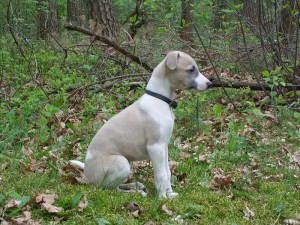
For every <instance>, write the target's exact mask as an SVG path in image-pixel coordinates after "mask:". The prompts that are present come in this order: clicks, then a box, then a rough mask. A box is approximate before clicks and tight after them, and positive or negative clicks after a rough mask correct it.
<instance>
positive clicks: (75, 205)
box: [71, 191, 83, 209]
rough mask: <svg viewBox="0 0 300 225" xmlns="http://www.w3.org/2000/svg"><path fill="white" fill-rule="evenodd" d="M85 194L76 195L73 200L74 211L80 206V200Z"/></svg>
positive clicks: (77, 193)
mask: <svg viewBox="0 0 300 225" xmlns="http://www.w3.org/2000/svg"><path fill="white" fill-rule="evenodd" d="M82 196H83V194H82V192H80V191H78V192H76V193H75V195H74V196H73V198H72V206H71V207H72V209H74V208H76V207H77V205H78V202H79V201H80V199H81V198H82Z"/></svg>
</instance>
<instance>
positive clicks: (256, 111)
mask: <svg viewBox="0 0 300 225" xmlns="http://www.w3.org/2000/svg"><path fill="white" fill-rule="evenodd" d="M252 113H253V114H254V115H256V116H258V117H263V116H264V115H263V114H262V113H261V111H260V109H253V110H252Z"/></svg>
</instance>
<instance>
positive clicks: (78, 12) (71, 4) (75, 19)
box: [67, 0, 87, 27]
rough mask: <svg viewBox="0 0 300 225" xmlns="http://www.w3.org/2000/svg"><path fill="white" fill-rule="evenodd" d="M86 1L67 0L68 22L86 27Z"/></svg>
mask: <svg viewBox="0 0 300 225" xmlns="http://www.w3.org/2000/svg"><path fill="white" fill-rule="evenodd" d="M86 8H87V6H86V1H84V0H67V21H68V22H70V23H73V24H75V25H78V26H83V27H84V26H85V25H86V13H87V12H86Z"/></svg>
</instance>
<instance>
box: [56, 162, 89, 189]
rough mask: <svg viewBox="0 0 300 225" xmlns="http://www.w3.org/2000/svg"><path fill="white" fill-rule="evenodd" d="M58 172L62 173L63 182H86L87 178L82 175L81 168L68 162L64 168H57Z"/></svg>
mask: <svg viewBox="0 0 300 225" xmlns="http://www.w3.org/2000/svg"><path fill="white" fill-rule="evenodd" d="M59 172H60V174H61V175H62V178H63V181H64V182H65V183H71V184H76V183H79V184H86V183H87V180H86V179H85V177H84V173H83V170H82V169H79V168H77V167H75V166H73V165H71V164H70V163H69V164H67V165H66V166H65V167H64V168H62V169H59Z"/></svg>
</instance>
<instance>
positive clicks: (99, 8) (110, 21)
mask: <svg viewBox="0 0 300 225" xmlns="http://www.w3.org/2000/svg"><path fill="white" fill-rule="evenodd" d="M87 3H88V9H89V13H88V16H89V25H90V30H92V31H93V32H95V33H96V34H97V35H99V36H102V37H106V38H108V39H110V40H116V33H117V32H116V25H115V18H114V15H113V10H112V0H97V1H95V0H87Z"/></svg>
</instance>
